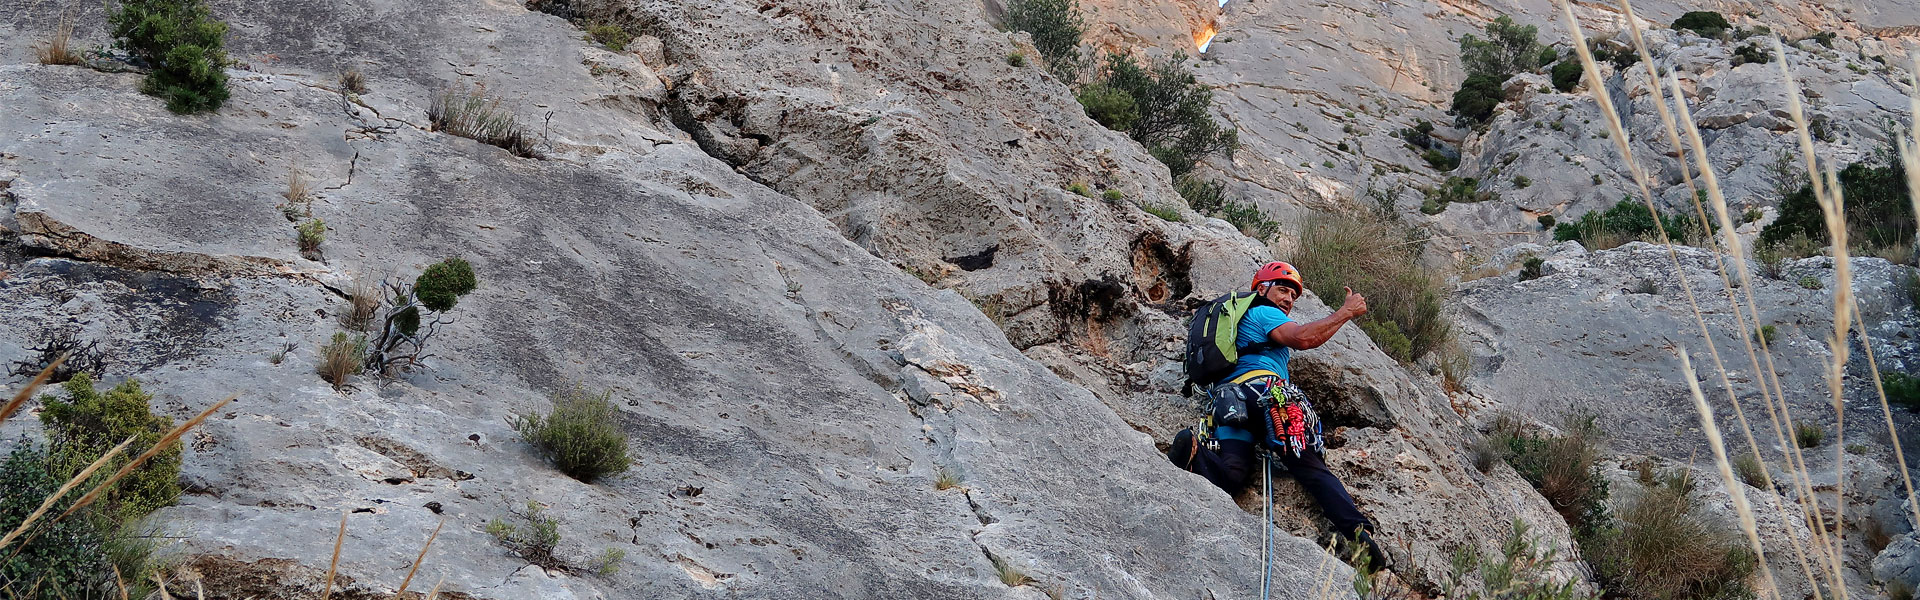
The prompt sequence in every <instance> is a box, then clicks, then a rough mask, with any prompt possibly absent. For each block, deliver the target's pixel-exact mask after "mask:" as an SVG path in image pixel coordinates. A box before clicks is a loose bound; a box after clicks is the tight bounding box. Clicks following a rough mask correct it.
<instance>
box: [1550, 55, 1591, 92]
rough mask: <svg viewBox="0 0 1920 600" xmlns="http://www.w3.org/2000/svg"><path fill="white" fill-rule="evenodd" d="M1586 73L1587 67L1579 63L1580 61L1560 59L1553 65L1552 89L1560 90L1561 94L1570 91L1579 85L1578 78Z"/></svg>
mask: <svg viewBox="0 0 1920 600" xmlns="http://www.w3.org/2000/svg"><path fill="white" fill-rule="evenodd" d="M1586 73H1587V68H1586V67H1585V66H1584V65H1581V64H1580V61H1577V60H1569V61H1562V62H1561V63H1560V64H1557V65H1554V66H1553V89H1556V90H1560V92H1561V93H1563V94H1564V93H1567V92H1571V91H1573V88H1576V87H1579V86H1580V78H1581V77H1584V76H1585V75H1586Z"/></svg>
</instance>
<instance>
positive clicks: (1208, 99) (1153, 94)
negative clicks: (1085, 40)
mask: <svg viewBox="0 0 1920 600" xmlns="http://www.w3.org/2000/svg"><path fill="white" fill-rule="evenodd" d="M1186 60H1187V57H1186V55H1185V54H1179V53H1175V54H1174V55H1173V56H1169V57H1167V58H1165V59H1163V60H1161V61H1160V62H1157V63H1153V64H1150V65H1142V64H1140V63H1137V62H1134V60H1133V58H1132V57H1129V56H1126V55H1123V54H1117V53H1116V54H1108V55H1107V63H1106V66H1105V67H1104V68H1103V71H1104V73H1103V77H1102V78H1101V80H1100V82H1099V84H1098V85H1104V86H1106V87H1109V88H1112V89H1115V90H1119V91H1120V92H1123V93H1125V94H1126V95H1127V96H1130V97H1132V98H1133V104H1134V107H1135V109H1136V110H1137V111H1138V114H1139V117H1138V118H1136V119H1134V121H1133V124H1132V125H1133V126H1132V127H1129V128H1128V129H1127V130H1126V131H1127V136H1128V137H1131V138H1133V140H1134V141H1136V142H1140V145H1142V146H1145V147H1146V148H1147V153H1149V154H1152V155H1153V157H1154V158H1157V159H1159V160H1160V162H1162V163H1165V164H1166V165H1167V170H1168V171H1169V172H1171V173H1172V175H1173V177H1174V178H1175V179H1179V178H1180V176H1182V175H1186V174H1187V172H1189V171H1192V170H1193V166H1194V165H1195V164H1197V163H1199V162H1200V161H1201V160H1204V159H1206V158H1207V157H1209V156H1214V155H1223V156H1227V157H1232V156H1233V152H1234V151H1235V150H1237V149H1239V148H1240V132H1239V131H1238V130H1235V129H1230V128H1225V127H1221V126H1220V124H1219V123H1217V122H1215V121H1214V120H1213V114H1212V112H1211V111H1212V109H1213V89H1212V88H1209V87H1207V86H1206V85H1203V84H1201V83H1200V82H1199V81H1198V80H1196V79H1194V77H1193V73H1191V72H1189V71H1187V68H1186V66H1185V63H1186Z"/></svg>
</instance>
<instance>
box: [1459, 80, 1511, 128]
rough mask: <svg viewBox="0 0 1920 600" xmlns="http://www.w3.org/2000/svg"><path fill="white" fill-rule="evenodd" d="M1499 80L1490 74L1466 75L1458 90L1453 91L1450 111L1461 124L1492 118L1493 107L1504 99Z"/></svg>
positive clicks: (1477, 122) (1483, 121)
mask: <svg viewBox="0 0 1920 600" xmlns="http://www.w3.org/2000/svg"><path fill="white" fill-rule="evenodd" d="M1500 83H1501V81H1500V80H1496V79H1494V77H1493V76H1492V75H1483V74H1474V75H1468V76H1467V80H1466V81H1464V82H1461V84H1460V90H1459V91H1456V92H1454V93H1453V108H1452V109H1451V110H1449V111H1448V112H1450V113H1452V114H1453V115H1454V116H1455V117H1456V118H1458V119H1459V120H1460V121H1461V123H1463V124H1479V123H1485V122H1487V119H1491V118H1493V109H1494V107H1497V106H1499V105H1500V101H1501V100H1504V99H1505V93H1504V92H1502V91H1501V89H1500Z"/></svg>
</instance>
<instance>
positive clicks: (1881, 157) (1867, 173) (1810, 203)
mask: <svg viewBox="0 0 1920 600" xmlns="http://www.w3.org/2000/svg"><path fill="white" fill-rule="evenodd" d="M1895 156H1897V155H1896V154H1895V153H1894V152H1893V150H1892V149H1891V148H1882V149H1881V150H1880V151H1879V153H1878V154H1877V155H1876V156H1875V157H1874V158H1873V159H1871V160H1868V161H1862V162H1857V163H1853V164H1851V165H1847V168H1845V169H1841V170H1840V191H1841V193H1842V198H1844V199H1845V202H1846V215H1845V216H1846V221H1847V239H1848V241H1849V242H1850V245H1852V246H1854V249H1856V250H1858V249H1864V248H1874V247H1884V246H1894V245H1900V244H1905V243H1909V242H1911V241H1912V240H1913V237H1914V220H1913V204H1912V203H1911V202H1910V201H1909V200H1908V194H1909V192H1908V188H1907V171H1906V168H1905V167H1903V166H1902V165H1901V164H1900V160H1899V159H1898V158H1895ZM1795 236H1806V237H1807V238H1808V239H1810V240H1812V241H1813V242H1814V244H1813V246H1814V247H1815V248H1818V247H1820V246H1825V245H1827V244H1829V243H1830V240H1829V238H1828V236H1827V225H1826V221H1825V220H1824V219H1823V218H1822V217H1821V215H1820V204H1819V203H1818V202H1817V201H1815V199H1814V196H1813V188H1812V187H1810V186H1807V185H1802V186H1800V189H1798V190H1796V191H1794V192H1793V193H1792V194H1789V195H1788V196H1787V197H1786V198H1785V199H1782V200H1781V201H1780V216H1779V217H1778V218H1775V219H1774V220H1773V223H1771V224H1768V225H1767V226H1766V228H1764V229H1761V230H1760V243H1761V244H1762V245H1764V244H1770V243H1780V242H1785V241H1787V240H1789V239H1791V238H1794V237H1795Z"/></svg>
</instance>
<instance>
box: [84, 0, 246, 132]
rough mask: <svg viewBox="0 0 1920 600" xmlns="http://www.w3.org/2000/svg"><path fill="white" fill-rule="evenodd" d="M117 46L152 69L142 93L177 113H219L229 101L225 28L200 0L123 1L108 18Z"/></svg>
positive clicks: (142, 87) (141, 88) (142, 85)
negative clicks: (156, 99) (216, 111)
mask: <svg viewBox="0 0 1920 600" xmlns="http://www.w3.org/2000/svg"><path fill="white" fill-rule="evenodd" d="M107 23H108V26H109V27H111V28H112V32H113V37H114V46H115V47H117V48H121V49H124V50H126V51H127V52H128V53H129V54H132V55H133V57H134V59H136V60H138V61H140V62H143V63H146V65H147V67H148V68H150V69H152V70H150V71H148V72H147V78H146V81H144V82H143V83H142V84H141V86H140V91H141V92H143V93H146V94H148V95H152V96H158V97H160V98H161V99H163V100H166V101H167V109H168V110H171V111H173V112H177V113H191V112H199V111H208V110H217V109H219V108H220V105H221V104H224V103H226V101H227V73H226V71H225V70H223V69H224V68H225V67H226V64H227V52H226V50H225V48H224V45H225V43H224V42H223V41H222V40H223V38H225V37H226V34H227V24H226V23H222V22H220V21H219V20H218V19H215V18H213V13H212V11H210V10H208V9H207V5H206V3H205V2H202V1H201V0H124V1H123V2H122V3H121V4H120V8H119V9H118V10H115V11H113V12H112V13H111V14H109V15H107Z"/></svg>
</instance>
